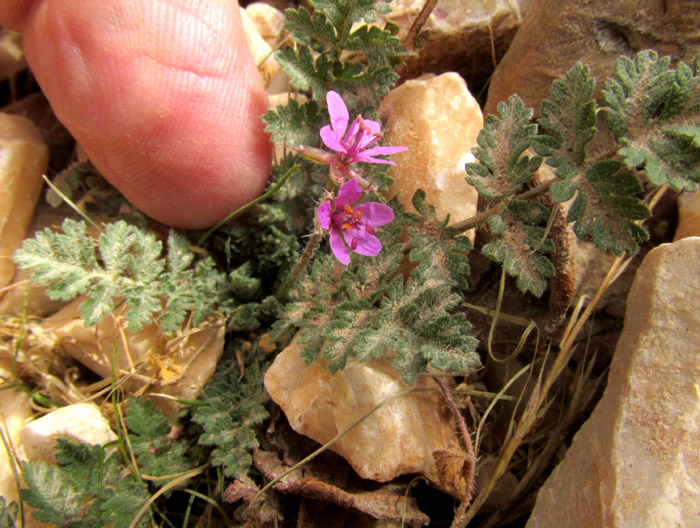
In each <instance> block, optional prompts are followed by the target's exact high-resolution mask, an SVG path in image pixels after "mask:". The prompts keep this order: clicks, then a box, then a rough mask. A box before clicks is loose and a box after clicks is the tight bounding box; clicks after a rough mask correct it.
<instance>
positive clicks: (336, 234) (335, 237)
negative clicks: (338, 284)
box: [331, 229, 350, 266]
mask: <svg viewBox="0 0 700 528" xmlns="http://www.w3.org/2000/svg"><path fill="white" fill-rule="evenodd" d="M331 250H333V254H334V255H335V256H336V258H337V259H338V260H339V261H340V262H341V263H342V264H345V265H346V266H347V265H348V264H349V263H350V248H348V246H347V244H345V240H344V239H343V235H342V233H341V232H340V230H339V229H333V230H332V231H331Z"/></svg>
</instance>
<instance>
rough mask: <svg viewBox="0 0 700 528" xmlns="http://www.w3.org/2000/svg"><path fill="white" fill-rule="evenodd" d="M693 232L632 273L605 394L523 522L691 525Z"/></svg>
mask: <svg viewBox="0 0 700 528" xmlns="http://www.w3.org/2000/svg"><path fill="white" fill-rule="evenodd" d="M699 277H700V238H697V237H692V238H687V239H683V240H681V241H678V242H675V243H673V244H664V245H661V246H659V247H657V248H655V249H654V250H652V251H651V252H650V253H649V254H648V255H647V257H646V258H645V260H644V262H643V264H642V265H641V267H640V268H639V270H638V272H637V276H636V278H635V281H634V284H633V286H632V290H631V292H630V296H629V302H628V305H627V306H628V309H627V314H626V318H625V326H624V329H623V332H622V335H621V337H620V340H619V342H618V344H617V349H616V351H615V355H614V358H613V361H612V365H611V367H610V374H609V376H608V385H607V389H606V391H605V394H604V396H603V398H602V400H601V401H600V403H599V404H598V406H597V407H596V409H595V410H594V412H593V414H592V415H591V417H590V419H589V420H588V421H587V422H586V423H585V424H584V425H583V427H582V428H581V430H580V431H579V432H578V434H577V435H576V436H575V437H574V440H573V443H572V445H571V448H570V449H569V451H568V452H567V453H566V456H565V458H564V460H563V462H562V463H561V464H560V465H559V466H558V467H557V468H556V469H555V470H554V472H553V473H552V475H551V476H550V478H549V479H548V480H547V482H546V483H545V485H544V486H543V487H542V489H541V490H540V492H539V494H538V497H537V503H536V505H535V508H534V511H533V512H532V516H531V518H530V520H529V522H528V524H527V527H528V528H539V527H542V528H550V527H553V526H556V527H557V528H568V527H572V528H579V527H581V526H595V527H596V528H608V527H610V528H613V527H614V528H622V527H636V526H644V527H670V526H697V520H698V517H697V515H698V511H700V456H699V454H700V436H699V435H698V433H697V430H698V416H700V394H699V393H698V379H700V362H698V361H697V355H696V351H697V350H698V343H700V311H699V310H698V305H697V302H698V299H700V281H699V280H698V278H699Z"/></svg>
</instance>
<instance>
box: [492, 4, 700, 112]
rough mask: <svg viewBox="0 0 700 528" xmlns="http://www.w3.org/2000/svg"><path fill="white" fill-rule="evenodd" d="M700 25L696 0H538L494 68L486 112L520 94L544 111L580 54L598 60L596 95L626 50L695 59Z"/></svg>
mask: <svg viewBox="0 0 700 528" xmlns="http://www.w3.org/2000/svg"><path fill="white" fill-rule="evenodd" d="M699 25H700V9H698V3H697V1H696V0H668V1H665V2H659V1H658V0H620V1H618V2H610V1H609V0H589V1H585V2H581V1H579V0H535V1H533V3H532V6H531V7H530V9H529V10H528V12H527V15H526V16H525V19H524V20H523V23H522V27H521V28H520V30H519V31H518V33H517V34H516V36H515V38H514V39H513V42H512V44H511V46H510V48H509V49H508V52H507V53H506V54H505V56H504V57H503V60H502V61H501V62H500V63H499V65H498V68H496V71H495V72H494V76H493V79H492V81H491V84H490V87H489V95H488V101H487V103H486V107H485V108H484V113H485V114H495V113H496V105H497V104H498V103H499V102H500V101H505V100H506V99H508V97H510V96H511V95H512V94H514V93H517V94H518V95H519V96H520V97H522V99H523V100H524V101H525V104H526V105H527V106H531V107H534V108H535V109H536V112H538V110H539V103H540V101H541V100H542V99H543V98H545V97H550V87H551V84H552V81H553V80H554V79H557V78H560V77H563V76H564V74H565V73H566V71H567V70H568V69H569V68H570V67H571V66H573V65H574V64H575V63H577V62H578V61H581V62H583V63H584V64H586V65H587V66H589V67H590V69H591V75H592V76H593V77H594V78H595V79H596V80H597V83H596V92H595V93H596V94H599V93H600V90H602V88H603V81H604V80H605V79H606V78H607V77H609V76H610V75H611V74H612V73H613V67H614V65H615V61H616V60H617V58H618V56H619V55H627V56H632V55H634V54H635V53H637V52H638V51H641V50H644V49H650V48H651V49H655V50H656V51H658V52H659V54H660V55H670V56H671V57H672V58H673V59H681V60H684V61H686V62H689V61H692V58H693V57H694V56H695V54H696V53H698V52H699V51H700V38H698V33H697V28H698V26H699Z"/></svg>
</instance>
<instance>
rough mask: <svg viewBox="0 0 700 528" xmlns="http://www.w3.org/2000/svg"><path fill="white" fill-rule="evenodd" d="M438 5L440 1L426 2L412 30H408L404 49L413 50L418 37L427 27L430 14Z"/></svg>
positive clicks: (414, 21)
mask: <svg viewBox="0 0 700 528" xmlns="http://www.w3.org/2000/svg"><path fill="white" fill-rule="evenodd" d="M437 3H438V0H425V3H424V4H423V7H422V8H421V10H420V13H418V16H417V17H416V18H415V19H414V20H413V24H411V28H410V29H409V30H408V33H407V34H406V37H404V39H403V42H402V43H401V44H403V47H404V48H406V49H409V50H413V43H414V41H415V40H416V36H417V35H418V33H419V32H420V30H421V29H422V28H423V26H424V25H425V22H426V21H427V20H428V17H429V16H430V13H432V12H433V9H435V6H436V5H437Z"/></svg>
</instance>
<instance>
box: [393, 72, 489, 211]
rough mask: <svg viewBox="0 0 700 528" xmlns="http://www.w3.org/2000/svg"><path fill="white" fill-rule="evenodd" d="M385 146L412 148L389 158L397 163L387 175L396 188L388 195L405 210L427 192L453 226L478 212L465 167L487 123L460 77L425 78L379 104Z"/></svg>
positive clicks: (474, 190)
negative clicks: (416, 195) (417, 194)
mask: <svg viewBox="0 0 700 528" xmlns="http://www.w3.org/2000/svg"><path fill="white" fill-rule="evenodd" d="M379 115H380V116H381V118H382V120H383V121H384V122H385V126H386V128H385V130H386V141H385V143H386V144H387V145H400V146H404V147H408V150H406V151H404V152H399V153H398V154H394V155H392V156H391V159H392V160H393V161H395V162H396V163H397V166H396V167H391V169H390V170H389V174H390V175H391V177H392V178H393V179H394V184H393V186H392V187H391V189H389V191H388V192H387V195H388V196H393V195H394V194H396V195H398V197H399V200H400V202H401V203H402V204H403V206H404V208H405V209H406V210H413V206H412V205H411V199H412V198H413V194H414V192H415V191H416V190H418V189H423V190H425V192H426V195H427V200H428V202H429V203H431V204H432V205H434V206H435V209H436V212H437V215H438V217H439V218H443V217H445V216H446V215H448V214H449V215H450V223H455V222H459V221H461V220H465V219H467V218H469V217H471V216H473V215H474V214H476V205H477V200H478V197H479V195H478V192H477V191H476V189H475V188H474V187H472V186H471V185H469V184H467V183H466V181H465V178H466V176H467V173H466V171H465V169H464V164H465V163H467V162H470V161H474V156H473V155H472V153H471V149H472V147H474V146H475V145H476V137H477V135H478V134H479V131H480V130H481V128H482V127H483V124H484V120H483V116H482V115H481V110H480V109H479V104H478V103H477V102H476V100H475V99H474V97H472V95H471V94H470V93H469V90H468V89H467V85H466V83H465V82H464V80H463V79H462V78H461V77H460V76H459V75H457V74H456V73H444V74H442V75H439V76H435V75H424V76H423V77H421V78H419V79H416V80H414V81H407V82H405V83H404V84H402V85H401V86H399V87H397V88H394V89H393V90H392V91H391V92H389V95H387V97H386V98H385V99H384V101H382V104H381V105H380V106H379Z"/></svg>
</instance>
